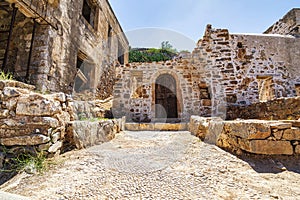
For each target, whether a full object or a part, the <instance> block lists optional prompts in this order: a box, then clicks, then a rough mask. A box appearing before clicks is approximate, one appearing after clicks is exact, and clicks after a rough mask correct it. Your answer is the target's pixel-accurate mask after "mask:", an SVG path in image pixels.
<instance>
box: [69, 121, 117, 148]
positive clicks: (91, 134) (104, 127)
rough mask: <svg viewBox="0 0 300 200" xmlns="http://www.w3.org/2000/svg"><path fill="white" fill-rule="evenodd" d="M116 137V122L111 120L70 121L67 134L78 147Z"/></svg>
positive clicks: (70, 140)
mask: <svg viewBox="0 0 300 200" xmlns="http://www.w3.org/2000/svg"><path fill="white" fill-rule="evenodd" d="M114 137H115V133H114V123H113V122H112V121H110V120H108V121H99V122H90V121H73V122H69V123H68V127H67V134H66V136H65V138H66V140H67V141H68V142H69V143H71V144H74V145H75V146H76V148H78V149H82V148H86V147H90V146H93V145H97V144H100V143H103V142H107V141H109V140H111V139H113V138H114Z"/></svg>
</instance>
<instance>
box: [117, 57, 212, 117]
mask: <svg viewBox="0 0 300 200" xmlns="http://www.w3.org/2000/svg"><path fill="white" fill-rule="evenodd" d="M117 69H118V71H117V78H118V79H117V82H116V85H115V87H114V103H113V114H114V116H115V117H120V116H127V120H133V121H137V122H139V121H141V122H149V120H150V121H151V119H154V118H155V83H156V79H157V78H158V77H159V76H160V75H164V74H169V75H171V76H173V78H174V79H175V80H176V86H177V91H176V96H177V102H178V103H177V107H178V111H179V113H178V114H179V116H178V117H179V118H180V119H182V120H183V121H185V120H188V119H189V117H190V115H191V114H193V113H201V114H203V115H210V112H211V107H210V106H211V101H210V98H209V94H207V93H206V92H207V90H206V88H207V85H206V83H205V82H203V81H204V78H203V74H204V73H203V71H201V69H199V67H196V66H195V65H194V64H192V63H191V62H190V61H188V60H184V59H182V60H178V61H175V60H174V61H167V62H153V63H131V64H127V65H125V66H120V67H118V68H117ZM201 83H202V84H201ZM201 88H202V90H201ZM203 89H204V91H203ZM205 93H206V94H205Z"/></svg>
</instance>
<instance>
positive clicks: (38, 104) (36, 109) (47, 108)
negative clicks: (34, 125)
mask: <svg viewBox="0 0 300 200" xmlns="http://www.w3.org/2000/svg"><path fill="white" fill-rule="evenodd" d="M61 112H62V108H61V105H60V102H59V101H54V100H51V99H47V98H45V97H43V96H42V95H36V94H34V95H23V96H21V97H20V98H19V101H18V103H17V108H16V114H17V115H21V116H22V115H23V116H24V115H25V116H53V115H55V114H57V113H61Z"/></svg>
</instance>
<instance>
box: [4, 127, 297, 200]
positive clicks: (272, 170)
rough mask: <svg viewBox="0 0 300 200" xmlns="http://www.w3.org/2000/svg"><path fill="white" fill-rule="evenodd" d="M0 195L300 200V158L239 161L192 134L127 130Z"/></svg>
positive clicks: (14, 184) (20, 178)
mask: <svg viewBox="0 0 300 200" xmlns="http://www.w3.org/2000/svg"><path fill="white" fill-rule="evenodd" d="M60 159H61V161H60V162H58V164H57V165H56V166H54V167H52V168H51V169H50V170H49V171H47V172H45V173H44V174H42V175H26V174H21V175H19V176H17V177H15V178H14V179H13V180H12V181H11V182H9V183H7V184H5V185H4V186H2V190H4V191H7V192H11V193H15V194H20V195H24V196H28V197H30V198H32V199H45V200H46V199H47V200H48V199H56V200H62V199H70V200H77V199H78V200H79V199H84V200H85V199H297V198H300V187H299V185H300V174H299V173H300V167H299V166H300V164H299V162H300V161H299V159H296V158H289V157H276V158H274V157H273V158H270V157H265V158H263V159H262V158H261V157H253V156H252V157H247V158H243V159H241V158H237V157H236V156H234V155H232V154H230V153H227V152H225V151H223V150H221V149H219V148H218V147H216V146H213V145H209V144H205V143H203V142H201V141H200V140H199V139H198V138H196V137H194V136H192V135H191V134H190V133H189V132H125V133H122V134H119V135H117V137H116V138H115V139H114V140H112V141H111V142H109V143H105V144H102V145H99V146H95V147H92V148H89V149H86V150H81V151H74V152H69V153H66V154H64V155H63V156H62V158H60Z"/></svg>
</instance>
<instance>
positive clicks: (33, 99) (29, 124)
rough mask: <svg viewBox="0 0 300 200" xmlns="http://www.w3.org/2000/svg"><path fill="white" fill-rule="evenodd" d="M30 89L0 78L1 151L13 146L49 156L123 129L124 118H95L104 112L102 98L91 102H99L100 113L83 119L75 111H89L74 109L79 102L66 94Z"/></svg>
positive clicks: (106, 137) (32, 87)
mask: <svg viewBox="0 0 300 200" xmlns="http://www.w3.org/2000/svg"><path fill="white" fill-rule="evenodd" d="M34 88H35V87H34V86H32V85H27V84H24V83H21V82H17V81H0V102H1V103H0V145H1V150H2V146H5V148H7V149H8V152H10V153H13V154H14V153H16V152H13V150H14V149H23V150H22V151H29V152H32V151H33V152H42V153H43V154H45V155H48V156H52V155H57V154H59V153H60V152H61V151H63V150H65V149H69V148H70V147H74V148H85V147H89V146H92V145H95V144H99V143H102V142H107V141H109V140H111V139H112V138H114V136H115V134H116V133H119V132H120V131H122V130H124V123H125V118H123V119H114V120H109V119H103V120H101V119H100V118H97V117H101V115H102V114H103V112H104V111H105V103H107V102H105V101H99V100H98V101H96V102H93V103H94V104H92V105H95V104H96V105H98V106H99V107H100V105H103V106H104V107H103V112H101V111H99V110H97V111H95V112H92V113H90V114H91V115H90V116H85V118H84V120H83V119H80V116H78V114H80V113H84V112H86V113H89V112H91V111H90V110H84V109H83V110H81V108H80V109H78V106H76V105H81V104H80V102H79V103H77V102H76V101H74V100H73V99H72V98H71V96H70V95H66V94H64V93H53V94H48V95H45V94H40V93H37V92H36V91H34V90H33V89H34ZM90 103H91V102H90ZM101 103H103V104H101ZM86 104H88V105H89V103H88V102H87V103H86ZM86 107H87V108H89V109H91V107H92V106H86ZM99 107H96V108H99ZM92 108H95V107H92ZM79 111H82V112H79ZM11 151H12V152H11ZM16 155H17V153H16ZM0 164H2V163H0Z"/></svg>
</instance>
